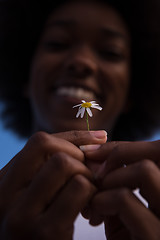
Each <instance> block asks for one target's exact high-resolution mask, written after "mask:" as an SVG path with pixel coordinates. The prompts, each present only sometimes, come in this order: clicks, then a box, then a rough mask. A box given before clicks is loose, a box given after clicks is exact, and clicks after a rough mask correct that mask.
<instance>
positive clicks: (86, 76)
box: [29, 1, 130, 132]
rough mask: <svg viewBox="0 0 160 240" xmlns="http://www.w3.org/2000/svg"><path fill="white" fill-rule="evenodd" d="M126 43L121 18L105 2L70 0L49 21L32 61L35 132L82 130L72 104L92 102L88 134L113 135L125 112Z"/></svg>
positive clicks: (127, 43)
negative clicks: (100, 131)
mask: <svg viewBox="0 0 160 240" xmlns="http://www.w3.org/2000/svg"><path fill="white" fill-rule="evenodd" d="M129 70H130V41H129V33H128V31H127V28H126V25H125V23H124V22H123V20H122V18H121V17H120V16H119V14H118V13H117V12H116V10H114V9H113V8H111V7H110V6H108V5H106V4H104V3H99V2H97V3H95V2H94V3H91V2H89V1H88V2H87V1H86V2H80V1H73V2H69V3H67V4H66V5H65V4H64V5H62V6H60V7H59V8H57V9H56V10H55V11H54V13H52V14H51V15H50V17H49V18H48V20H47V22H46V25H45V28H44V31H43V33H42V35H41V38H40V40H39V43H38V46H37V49H36V52H35V55H34V57H33V61H32V65H31V71H30V82H29V98H30V102H31V105H32V110H33V117H34V119H33V120H34V129H33V130H34V131H37V130H45V131H48V132H59V131H66V130H73V129H77V130H80V129H85V130H86V122H85V119H81V118H78V119H77V118H75V115H76V113H77V110H78V109H76V108H74V109H73V108H72V107H73V106H74V105H76V104H79V103H80V102H81V100H85V101H92V100H95V101H97V103H99V104H100V106H102V108H103V110H102V111H101V112H100V111H98V110H93V117H92V118H91V119H89V121H90V128H91V129H94V130H95V129H102V128H103V129H104V128H105V129H106V130H107V131H111V130H112V128H113V127H114V124H115V122H116V119H117V117H118V116H119V114H120V113H121V112H122V111H124V108H125V105H126V101H127V93H128V87H129V78H130V71H129Z"/></svg>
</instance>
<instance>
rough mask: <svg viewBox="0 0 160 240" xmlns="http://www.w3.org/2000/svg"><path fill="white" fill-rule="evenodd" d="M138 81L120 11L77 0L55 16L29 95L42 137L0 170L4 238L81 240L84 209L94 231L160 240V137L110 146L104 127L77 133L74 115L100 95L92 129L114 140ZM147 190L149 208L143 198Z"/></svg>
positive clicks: (79, 125) (114, 238)
mask: <svg viewBox="0 0 160 240" xmlns="http://www.w3.org/2000/svg"><path fill="white" fill-rule="evenodd" d="M88 13H89V14H88ZM55 22H56V23H55ZM57 23H58V24H57ZM70 23H72V24H71V25H70ZM68 24H69V26H68ZM55 25H56V26H55ZM64 25H65V27H64ZM66 25H67V26H68V27H66ZM66 29H67V30H66ZM102 29H103V31H102ZM104 32H105V34H104ZM102 33H103V34H102ZM72 39H74V41H73V40H72ZM62 40H63V41H62ZM61 41H62V42H61ZM102 46H103V49H101V48H100V47H102ZM102 52H103V53H104V52H105V56H104V54H102ZM101 54H102V55H101ZM129 84H130V36H129V32H128V30H127V28H126V25H125V23H124V21H123V19H122V18H121V17H120V15H119V14H118V13H117V12H116V10H114V9H113V8H111V7H109V6H108V5H107V4H102V3H98V2H97V3H91V2H90V1H88V2H87V1H86V2H80V1H76V2H75V1H74V2H72V3H68V4H66V5H63V6H62V7H59V8H58V9H57V10H56V11H55V12H54V13H53V14H51V16H50V17H49V18H48V20H47V22H46V25H45V28H44V31H43V33H42V36H41V38H40V40H39V43H38V45H37V49H36V51H35V55H34V57H33V60H32V64H31V70H30V79H29V83H28V86H27V91H26V92H27V97H28V98H29V99H30V102H31V105H32V111H33V132H37V133H35V134H33V136H31V138H30V139H29V141H28V142H27V144H26V146H25V147H24V148H23V149H22V151H21V152H20V153H18V154H17V155H16V156H15V157H14V158H13V159H12V160H11V162H10V163H9V164H8V165H7V166H6V167H5V168H4V169H2V170H1V172H0V178H1V181H0V196H2V197H1V199H0V219H1V227H0V238H1V239H3V240H5V239H10V240H14V239H16V240H18V239H38V240H39V239H45V240H50V239H57V240H61V239H67V240H71V239H72V238H73V231H74V228H73V224H74V221H75V218H76V217H77V215H78V214H79V213H80V212H81V211H82V210H83V209H85V211H84V212H85V213H84V215H85V216H86V217H88V218H89V219H90V223H91V224H92V225H97V224H99V223H101V222H103V221H104V223H105V229H106V236H107V238H108V239H109V240H119V239H120V240H121V239H126V240H130V239H136V240H142V239H147V240H158V239H160V230H159V229H160V221H159V211H160V210H159V200H160V189H159V179H160V173H159V159H160V158H159V157H160V151H159V149H160V148H159V146H160V143H159V141H156V142H107V143H106V140H107V136H106V133H105V132H104V131H91V132H87V131H77V130H79V129H81V130H84V129H86V125H85V120H83V119H80V120H79V119H76V120H75V118H74V117H73V109H72V106H73V105H76V104H77V103H79V102H80V99H83V97H84V96H85V97H86V98H87V99H86V100H87V101H91V100H93V99H91V96H94V97H95V100H99V101H98V102H99V103H100V105H102V107H103V111H102V114H101V113H99V112H98V111H97V112H96V111H95V112H94V113H93V114H94V119H92V121H91V123H92V124H91V128H92V129H101V128H102V127H103V126H104V127H105V129H108V131H109V133H110V134H111V132H112V129H113V128H114V124H115V122H116V121H117V117H118V116H119V114H120V113H121V112H123V111H127V105H128V100H127V95H128V88H129ZM63 87H65V91H66V92H67V93H65V94H64V93H62V90H63V91H64V88H63ZM71 87H74V92H76V93H78V92H79V90H80V94H79V97H77V94H75V95H72V96H71ZM57 89H58V90H57ZM104 92H105V94H104ZM106 93H107V94H106ZM99 95H102V96H103V97H102V99H101V98H99ZM73 128H74V129H76V130H75V131H68V132H62V133H54V134H49V133H46V132H60V131H65V130H72V129H73ZM40 130H42V131H41V132H39V131H40ZM80 146H83V147H80ZM95 148H96V150H95ZM93 149H94V150H93ZM124 164H125V165H126V166H127V167H124ZM137 187H138V188H140V192H141V194H142V196H144V197H145V198H146V199H147V201H148V202H149V209H147V208H146V207H144V206H143V205H142V203H141V202H140V201H139V200H138V198H136V197H135V196H134V195H133V193H132V190H133V189H135V188H137ZM6 189H7V191H6ZM86 206H88V207H87V209H86Z"/></svg>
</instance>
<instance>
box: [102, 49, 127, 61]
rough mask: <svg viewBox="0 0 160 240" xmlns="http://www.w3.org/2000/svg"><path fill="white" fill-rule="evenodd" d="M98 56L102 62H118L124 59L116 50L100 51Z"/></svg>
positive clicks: (122, 54) (119, 51) (121, 53)
mask: <svg viewBox="0 0 160 240" xmlns="http://www.w3.org/2000/svg"><path fill="white" fill-rule="evenodd" d="M99 55H100V57H101V58H102V59H103V60H107V61H113V62H119V61H123V60H124V59H125V55H124V53H123V52H122V51H121V50H117V49H102V50H100V51H99Z"/></svg>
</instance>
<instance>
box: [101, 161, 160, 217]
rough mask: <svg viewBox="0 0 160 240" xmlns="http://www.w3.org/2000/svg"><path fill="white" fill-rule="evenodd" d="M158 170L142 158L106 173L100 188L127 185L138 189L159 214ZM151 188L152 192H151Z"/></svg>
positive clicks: (159, 172)
mask: <svg viewBox="0 0 160 240" xmlns="http://www.w3.org/2000/svg"><path fill="white" fill-rule="evenodd" d="M159 182H160V170H159V168H158V167H157V166H156V164H155V163H154V162H152V161H150V160H143V161H140V162H138V163H134V164H132V165H129V166H127V167H125V168H119V169H116V170H114V171H113V172H110V173H109V174H107V175H106V177H105V178H104V180H103V181H102V189H113V188H121V187H127V188H130V189H132V190H133V189H136V188H139V189H140V193H141V195H142V196H143V197H144V198H145V199H146V200H147V201H148V202H149V205H150V207H151V208H152V209H154V210H155V211H156V213H157V214H158V215H159V216H160V209H159V202H160V185H159ZM151 189H152V192H151Z"/></svg>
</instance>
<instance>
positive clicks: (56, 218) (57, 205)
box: [43, 175, 96, 232]
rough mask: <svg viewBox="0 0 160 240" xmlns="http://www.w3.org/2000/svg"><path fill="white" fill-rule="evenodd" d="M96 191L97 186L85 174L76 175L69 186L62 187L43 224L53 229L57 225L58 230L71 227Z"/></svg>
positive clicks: (62, 230)
mask: <svg viewBox="0 0 160 240" xmlns="http://www.w3.org/2000/svg"><path fill="white" fill-rule="evenodd" d="M95 191H96V189H95V187H94V186H93V185H92V184H91V183H90V182H89V181H88V180H87V179H86V178H85V177H84V176H82V175H75V176H74V177H73V178H72V179H71V180H70V182H69V183H68V185H67V187H66V188H64V189H62V191H61V192H60V194H59V196H58V197H57V199H56V200H55V201H54V202H53V204H52V206H51V207H50V208H48V210H47V212H46V213H45V216H44V217H45V223H43V224H45V225H47V226H48V227H49V228H51V229H53V226H55V228H56V229H54V231H56V232H57V231H58V232H64V231H66V229H70V228H71V226H72V227H73V223H74V221H75V219H76V217H77V215H78V214H79V212H80V211H81V210H82V209H83V208H84V206H85V205H86V204H88V202H89V201H90V199H91V197H92V196H93V194H94V193H95ZM48 223H50V224H48ZM52 231H53V230H52Z"/></svg>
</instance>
